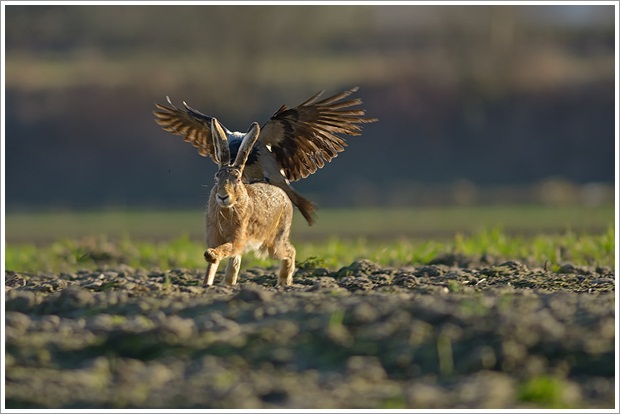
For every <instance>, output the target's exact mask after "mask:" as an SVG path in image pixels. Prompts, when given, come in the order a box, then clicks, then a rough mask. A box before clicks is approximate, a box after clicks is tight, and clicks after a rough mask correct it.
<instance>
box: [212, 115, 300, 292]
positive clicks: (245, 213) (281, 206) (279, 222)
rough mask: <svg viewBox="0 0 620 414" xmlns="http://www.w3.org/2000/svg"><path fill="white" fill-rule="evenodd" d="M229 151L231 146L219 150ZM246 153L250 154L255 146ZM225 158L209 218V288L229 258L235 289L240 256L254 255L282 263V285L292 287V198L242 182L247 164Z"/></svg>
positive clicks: (228, 273) (270, 187)
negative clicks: (244, 254)
mask: <svg viewBox="0 0 620 414" xmlns="http://www.w3.org/2000/svg"><path fill="white" fill-rule="evenodd" d="M215 122H217V121H215ZM256 128H258V126H256ZM213 130H217V128H214V129H213ZM251 131H252V129H251ZM256 133H257V134H258V132H256ZM214 134H216V132H214ZM214 137H215V136H214ZM218 139H221V137H218ZM224 139H225V138H224ZM218 142H219V141H218ZM224 146H226V147H227V144H226V145H222V146H221V147H220V148H223V147H224ZM245 149H246V150H247V151H249V149H251V144H250V143H249V144H248V145H246V147H245ZM220 155H221V156H222V159H221V160H220V164H221V165H220V169H219V170H218V172H217V173H216V175H215V185H214V186H213V188H212V189H211V193H210V196H209V205H208V209H207V215H206V218H207V247H208V248H207V250H206V251H205V259H206V260H207V262H208V263H209V264H208V266H207V273H206V275H205V280H204V283H205V284H207V285H211V284H213V280H214V278H215V272H216V271H217V267H218V265H219V262H220V261H221V260H222V259H225V258H229V261H228V266H227V267H226V278H225V281H226V283H227V284H235V283H236V282H237V275H238V273H239V267H240V264H241V255H242V254H243V253H245V252H247V251H249V250H254V251H256V253H257V255H259V256H264V255H269V256H270V257H272V258H273V259H278V260H281V261H282V265H281V267H280V272H279V275H278V285H290V284H291V283H292V280H293V273H294V271H295V248H294V247H293V245H292V244H291V243H290V242H289V233H290V229H291V222H292V219H293V205H292V204H291V201H290V199H289V198H288V196H287V195H286V193H285V192H284V191H283V190H282V189H280V188H278V187H276V186H273V185H270V184H266V183H253V184H248V183H244V182H242V181H241V177H242V172H243V167H244V163H245V159H244V158H243V157H244V154H243V153H242V151H241V150H239V153H238V156H237V159H236V160H235V162H234V164H233V165H228V163H229V160H227V157H229V156H227V154H226V153H223V154H220Z"/></svg>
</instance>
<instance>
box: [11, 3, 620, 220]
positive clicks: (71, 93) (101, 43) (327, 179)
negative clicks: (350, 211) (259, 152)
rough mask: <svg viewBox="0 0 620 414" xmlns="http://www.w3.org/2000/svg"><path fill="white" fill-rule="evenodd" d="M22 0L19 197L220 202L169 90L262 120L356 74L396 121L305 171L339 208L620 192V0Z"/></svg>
mask: <svg viewBox="0 0 620 414" xmlns="http://www.w3.org/2000/svg"><path fill="white" fill-rule="evenodd" d="M5 10H6V16H5V19H6V25H5V27H4V28H3V30H4V31H5V39H6V51H5V52H6V55H5V56H6V62H5V75H6V90H5V92H6V107H5V108H3V111H5V120H6V122H5V139H6V165H5V169H6V189H5V190H6V206H7V209H9V210H10V209H17V208H30V207H33V208H45V207H70V208H90V207H97V206H102V205H121V206H150V207H180V206H183V207H199V206H202V205H203V204H204V203H205V202H206V199H207V193H208V189H205V188H202V187H201V185H207V186H210V185H211V182H212V178H211V177H212V174H213V172H214V171H215V168H216V167H215V165H214V164H213V163H212V162H211V161H210V160H208V159H204V158H202V157H199V156H198V155H197V154H196V152H195V151H194V149H193V147H191V146H190V145H189V144H185V143H183V142H182V139H181V138H180V137H176V136H172V135H170V134H168V133H165V132H164V131H161V130H160V129H159V127H158V126H157V125H156V124H155V123H154V122H153V116H152V114H151V111H152V109H153V108H154V105H153V103H154V102H165V96H166V95H170V96H171V98H172V99H173V101H174V102H177V103H180V102H181V101H183V100H185V101H187V102H188V103H189V104H190V105H192V106H193V107H195V108H197V109H199V110H201V111H203V112H205V113H208V114H211V115H214V116H217V117H218V119H220V120H221V121H222V122H223V123H224V124H225V125H226V126H227V127H228V128H230V129H234V130H245V129H246V128H247V127H248V126H249V125H250V123H251V122H253V121H258V122H261V123H262V122H264V121H266V120H267V119H268V117H269V116H270V115H271V114H272V113H273V112H274V111H275V110H276V109H277V108H278V107H279V106H280V105H282V104H284V103H286V104H287V105H289V106H292V105H295V104H298V103H301V102H303V101H304V100H306V99H307V98H309V97H310V96H311V95H313V94H314V93H315V92H317V91H318V90H321V89H326V93H327V94H331V93H336V92H339V91H340V90H342V89H344V88H349V87H351V86H354V85H360V86H361V89H360V91H359V92H358V94H357V95H358V96H360V97H361V98H363V99H364V108H365V109H366V110H367V114H368V115H369V116H372V117H378V118H379V119H380V122H378V123H376V124H371V125H368V126H366V127H365V128H364V134H363V135H362V136H361V137H354V138H351V139H350V140H349V141H348V142H349V148H348V149H347V150H346V151H345V152H344V153H342V154H341V155H340V156H339V157H338V158H336V159H335V160H334V161H333V162H332V163H331V164H329V165H328V166H326V167H325V168H324V169H323V170H321V171H319V172H318V173H317V174H315V175H314V176H311V177H310V178H308V179H306V180H304V181H302V182H299V183H297V184H296V187H297V188H298V190H300V191H301V192H303V193H304V194H306V195H308V196H310V197H311V198H314V199H315V200H317V201H318V202H319V204H320V205H321V206H351V205H364V206H369V205H373V206H384V205H398V206H403V205H420V204H439V203H461V204H463V203H467V204H472V203H474V204H475V203H493V202H579V201H580V200H581V201H585V202H588V203H594V201H593V200H595V201H596V200H599V201H601V202H604V201H609V200H611V199H612V198H613V184H614V143H615V136H614V134H615V132H614V121H615V116H616V115H615V114H616V112H615V108H614V105H615V103H614V88H615V86H614V74H615V68H614V47H615V39H614V9H613V6H604V5H558V6H522V5H519V6H517V5H504V6H383V5H375V6H371V5H368V6H325V5H323V6H206V5H204V6H198V5H192V6H176V5H175V6H172V5H166V6H159V5H156V6H154V5H148V6H146V5H145V6H135V5H134V6H122V5H113V6H99V5H96V6H95V5H81V6H72V5H63V6H58V5H50V6H45V5H36V6H33V5H8V6H6V8H5ZM550 186H551V187H550ZM550 188H552V190H550ZM593 189H594V190H593ZM549 194H554V195H553V196H552V197H550V196H549ZM558 194H560V195H558Z"/></svg>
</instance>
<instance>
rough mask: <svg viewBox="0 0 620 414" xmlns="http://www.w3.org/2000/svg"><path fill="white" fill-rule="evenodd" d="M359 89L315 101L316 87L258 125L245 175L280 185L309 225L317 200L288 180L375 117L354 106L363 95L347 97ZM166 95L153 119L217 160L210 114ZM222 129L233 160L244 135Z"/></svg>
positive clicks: (319, 163) (317, 164)
mask: <svg viewBox="0 0 620 414" xmlns="http://www.w3.org/2000/svg"><path fill="white" fill-rule="evenodd" d="M357 90H358V88H357V87H355V88H352V89H349V90H346V91H344V92H341V93H339V94H336V95H333V96H330V97H329V98H325V99H323V100H319V98H320V97H321V96H322V95H323V93H324V91H320V92H319V93H317V94H316V95H314V96H312V97H311V98H310V99H308V100H307V101H305V102H303V103H301V104H299V105H297V106H295V107H293V108H288V107H287V106H286V105H282V106H281V107H280V109H278V110H277V111H276V112H275V113H274V114H273V115H272V116H271V118H269V120H268V121H267V122H266V123H265V124H264V125H263V126H262V128H261V130H260V135H259V137H258V140H257V141H256V143H255V144H254V147H253V149H252V152H251V153H250V156H249V158H248V161H247V163H246V167H245V169H244V171H243V178H244V180H246V181H247V182H250V183H251V182H257V181H262V182H268V183H270V184H273V185H275V186H278V187H280V188H281V189H283V190H284V192H285V193H286V194H287V195H288V197H289V198H290V199H291V201H292V202H293V204H294V205H295V206H297V208H298V209H299V211H300V212H301V214H302V215H303V216H304V218H305V219H306V221H307V222H308V224H310V225H312V223H313V222H314V217H313V216H314V210H315V205H314V204H313V203H312V202H311V201H310V200H308V199H306V198H304V197H303V196H301V195H300V194H299V193H297V192H296V191H295V190H294V189H293V187H292V186H291V184H290V183H291V182H292V181H297V180H299V179H301V178H306V177H307V176H308V175H310V174H313V173H315V172H316V170H317V169H318V168H323V166H324V165H325V164H326V163H328V162H330V161H331V160H332V159H333V158H334V157H336V156H337V155H338V153H339V152H342V151H344V148H345V147H346V146H347V143H346V142H345V140H344V139H343V138H342V137H341V136H339V135H338V134H341V135H349V136H357V135H360V134H361V131H362V130H361V126H360V125H359V124H365V123H370V122H376V121H377V119H376V118H366V117H365V111H364V110H363V109H352V107H354V106H358V105H360V104H361V103H362V100H361V99H359V98H356V99H346V98H348V97H349V96H350V95H351V94H353V93H354V92H356V91H357ZM167 100H168V103H169V104H170V107H168V106H164V105H160V104H155V106H156V107H157V110H156V111H153V113H154V114H155V117H156V118H155V122H157V124H159V125H160V126H161V127H162V128H163V129H164V130H165V131H168V132H171V133H172V134H175V135H180V136H183V138H184V140H185V141H186V142H190V143H191V144H192V145H193V146H194V147H196V148H197V149H198V153H199V154H200V155H202V156H203V157H207V156H209V157H211V158H212V159H213V161H214V162H216V163H217V162H218V154H217V150H216V148H215V145H214V143H213V138H212V136H211V119H212V117H211V116H208V115H205V114H203V113H201V112H199V111H197V110H196V109H193V108H191V107H190V106H189V105H187V104H186V103H185V102H183V106H184V108H178V107H176V106H175V105H174V104H173V103H172V102H171V101H170V98H169V97H167ZM222 126H223V125H222ZM223 128H224V131H225V133H226V135H227V136H228V142H229V147H230V153H231V159H235V156H236V153H237V151H238V149H239V145H241V141H242V140H243V137H244V136H245V134H244V133H242V132H231V131H230V130H229V129H228V128H226V127H224V126H223Z"/></svg>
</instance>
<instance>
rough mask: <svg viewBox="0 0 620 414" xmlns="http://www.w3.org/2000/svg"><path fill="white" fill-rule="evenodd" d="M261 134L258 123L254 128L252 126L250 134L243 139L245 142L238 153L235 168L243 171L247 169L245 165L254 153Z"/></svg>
mask: <svg viewBox="0 0 620 414" xmlns="http://www.w3.org/2000/svg"><path fill="white" fill-rule="evenodd" d="M259 134H260V127H259V126H258V123H256V122H254V123H253V124H252V126H250V129H249V130H248V132H246V133H245V136H244V137H243V141H242V142H241V145H240V146H239V152H237V158H235V162H234V163H233V166H234V167H237V168H239V169H241V170H243V167H245V163H246V161H247V160H248V157H249V156H250V151H252V147H253V146H254V143H255V142H256V140H257V139H258V135H259Z"/></svg>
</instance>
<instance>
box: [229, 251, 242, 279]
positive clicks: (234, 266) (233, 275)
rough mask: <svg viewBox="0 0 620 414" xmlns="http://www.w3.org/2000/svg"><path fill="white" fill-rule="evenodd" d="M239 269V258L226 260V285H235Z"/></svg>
mask: <svg viewBox="0 0 620 414" xmlns="http://www.w3.org/2000/svg"><path fill="white" fill-rule="evenodd" d="M240 267H241V256H232V257H231V258H230V259H228V266H226V279H225V280H226V284H227V285H234V284H236V283H237V276H238V275H239V268H240Z"/></svg>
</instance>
